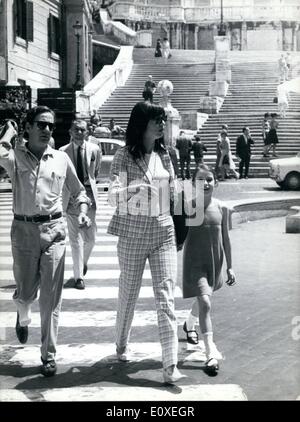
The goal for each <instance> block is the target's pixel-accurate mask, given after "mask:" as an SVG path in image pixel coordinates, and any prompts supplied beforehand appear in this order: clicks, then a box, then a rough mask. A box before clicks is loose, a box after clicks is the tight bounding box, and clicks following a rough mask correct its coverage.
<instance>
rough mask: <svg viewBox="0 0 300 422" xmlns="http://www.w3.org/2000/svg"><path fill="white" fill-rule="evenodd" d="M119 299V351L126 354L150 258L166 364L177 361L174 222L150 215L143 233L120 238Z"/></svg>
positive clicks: (117, 325) (117, 330)
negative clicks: (137, 302) (136, 305)
mask: <svg viewBox="0 0 300 422" xmlns="http://www.w3.org/2000/svg"><path fill="white" fill-rule="evenodd" d="M118 258H119V265H120V270H121V274H120V279H119V298H118V310H117V322H116V344H117V352H118V353H123V352H124V351H125V349H126V346H127V343H128V341H129V336H130V329H131V324H132V319H133V315H134V308H135V304H136V301H137V298H138V295H139V291H140V288H141V284H142V276H143V271H144V268H145V264H146V260H147V259H148V260H149V265H150V270H151V275H152V283H153V291H154V297H155V305H156V310H157V321H158V330H159V338H160V343H161V348H162V361H163V367H164V368H166V367H168V366H170V365H176V364H177V350H178V338H177V323H176V316H175V312H174V290H175V283H176V275H177V252H176V246H175V234H174V227H173V225H171V226H170V225H169V226H165V227H161V225H159V223H158V221H157V219H156V218H151V217H150V218H148V221H147V223H146V227H145V231H144V235H143V236H139V237H136V238H135V237H123V236H120V237H119V241H118Z"/></svg>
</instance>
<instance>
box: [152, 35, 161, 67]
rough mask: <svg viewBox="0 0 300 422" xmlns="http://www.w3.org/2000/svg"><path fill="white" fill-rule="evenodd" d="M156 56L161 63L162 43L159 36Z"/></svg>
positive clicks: (157, 62) (156, 60)
mask: <svg viewBox="0 0 300 422" xmlns="http://www.w3.org/2000/svg"><path fill="white" fill-rule="evenodd" d="M154 57H155V62H156V64H159V61H160V60H161V59H160V57H162V45H161V41H160V38H158V39H157V41H156V47H155V52H154Z"/></svg>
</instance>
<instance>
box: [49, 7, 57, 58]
mask: <svg viewBox="0 0 300 422" xmlns="http://www.w3.org/2000/svg"><path fill="white" fill-rule="evenodd" d="M50 20H51V33H50V37H51V53H55V52H56V51H55V50H56V37H55V18H54V16H53V15H50Z"/></svg>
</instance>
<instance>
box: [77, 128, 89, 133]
mask: <svg viewBox="0 0 300 422" xmlns="http://www.w3.org/2000/svg"><path fill="white" fill-rule="evenodd" d="M86 131H87V129H84V128H80V127H75V128H74V132H77V133H79V132H81V133H84V132H86Z"/></svg>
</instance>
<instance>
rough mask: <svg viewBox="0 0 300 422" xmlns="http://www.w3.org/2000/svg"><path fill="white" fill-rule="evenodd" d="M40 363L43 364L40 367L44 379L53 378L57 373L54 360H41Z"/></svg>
mask: <svg viewBox="0 0 300 422" xmlns="http://www.w3.org/2000/svg"><path fill="white" fill-rule="evenodd" d="M42 362H43V364H42V366H41V374H43V375H44V377H53V375H55V374H56V371H57V366H56V363H55V360H48V361H45V360H43V359H42Z"/></svg>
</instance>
